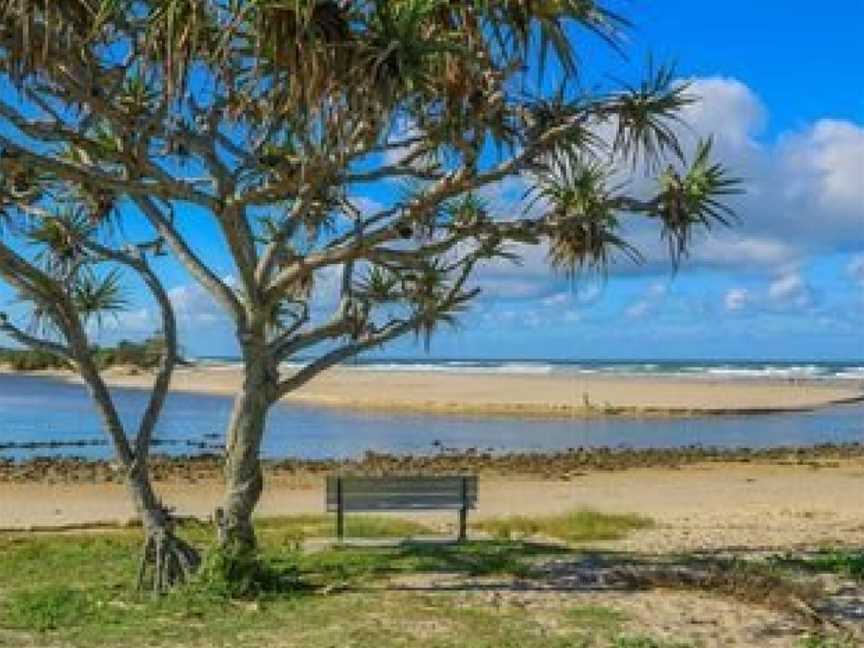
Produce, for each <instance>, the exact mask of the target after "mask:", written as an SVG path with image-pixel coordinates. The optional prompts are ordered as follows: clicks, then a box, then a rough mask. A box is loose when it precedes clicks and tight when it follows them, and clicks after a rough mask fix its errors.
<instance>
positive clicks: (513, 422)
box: [0, 358, 864, 460]
mask: <svg viewBox="0 0 864 648" xmlns="http://www.w3.org/2000/svg"><path fill="white" fill-rule="evenodd" d="M199 361H201V362H204V363H209V364H213V365H217V366H218V365H223V366H230V365H231V364H232V361H231V359H224V358H223V359H215V358H209V359H199ZM354 367H355V368H356V369H357V370H363V371H442V372H456V373H459V372H485V373H490V372H494V373H600V374H615V375H621V374H658V375H663V376H677V375H686V376H688V377H691V378H697V379H705V380H716V379H718V378H723V379H733V380H751V379H764V378H766V377H770V378H772V379H776V380H784V381H785V380H794V381H798V380H814V381H842V382H844V383H845V382H851V383H853V384H856V385H862V386H864V363H860V362H858V363H856V362H824V363H823V362H807V363H793V362H726V361H722V362H721V361H717V362H698V363H697V362H661V361H657V362H623V361H622V362H609V361H578V362H562V361H548V360H518V361H516V360H513V361H488V360H440V361H425V360H424V361H422V362H418V361H416V360H386V361H381V360H372V361H368V360H367V361H362V362H358V363H355V365H354ZM113 393H114V394H115V400H116V404H117V407H118V410H119V412H120V414H121V417H122V418H123V420H124V422H126V423H127V424H132V423H133V422H134V421H137V419H138V417H139V416H140V413H141V412H142V411H143V409H144V407H145V405H146V398H147V394H146V392H142V391H138V390H131V389H115V390H113ZM230 411H231V399H230V398H227V397H224V396H214V395H201V394H188V393H174V394H171V395H170V396H169V398H168V401H167V403H166V409H165V412H164V414H163V416H162V418H161V421H160V423H159V426H158V427H157V431H156V439H157V445H156V447H155V448H154V452H160V453H165V454H170V455H183V454H186V455H188V454H199V453H204V452H216V453H218V452H219V450H220V443H221V441H222V437H223V434H224V430H225V425H226V423H227V421H228V417H229V415H230ZM130 429H131V427H130ZM850 442H864V403H855V404H850V405H840V406H832V407H826V408H822V409H819V410H816V411H813V412H790V413H782V414H763V415H750V416H704V417H691V418H678V419H628V418H608V419H600V418H593V419H580V418H564V419H508V418H479V417H470V416H450V415H447V416H441V415H435V416H424V415H417V414H401V413H400V414H390V413H372V412H353V411H345V410H338V409H330V408H326V407H319V406H312V405H299V404H279V405H277V406H275V407H274V408H273V410H272V411H271V414H270V416H269V419H268V432H267V435H266V437H265V442H264V447H263V449H262V451H263V454H264V456H265V457H268V458H283V457H299V458H308V459H324V458H347V457H356V456H360V455H362V454H363V453H364V452H366V451H376V452H390V453H412V454H420V453H434V452H440V451H442V450H445V449H452V450H468V449H472V448H473V449H476V450H478V451H484V452H486V451H488V452H516V451H528V452H542V451H555V450H565V449H567V448H576V447H600V446H603V447H629V448H650V447H655V448H660V447H666V448H668V447H683V446H691V445H697V446H704V447H717V448H735V447H749V448H763V447H769V446H778V445H782V446H803V445H814V444H820V443H850ZM111 454H112V452H111V448H110V446H109V445H108V444H107V442H106V440H105V435H104V433H103V432H102V429H101V427H100V420H99V417H98V415H97V414H96V412H95V410H94V409H93V406H92V404H91V402H90V400H89V398H88V396H87V394H86V392H85V391H84V389H83V387H81V386H78V385H74V384H69V383H65V382H63V381H59V380H52V379H48V378H42V377H31V376H21V375H10V374H6V375H0V458H7V459H13V460H20V459H26V458H29V457H34V456H77V457H84V458H92V459H96V458H109V457H110V456H111Z"/></svg>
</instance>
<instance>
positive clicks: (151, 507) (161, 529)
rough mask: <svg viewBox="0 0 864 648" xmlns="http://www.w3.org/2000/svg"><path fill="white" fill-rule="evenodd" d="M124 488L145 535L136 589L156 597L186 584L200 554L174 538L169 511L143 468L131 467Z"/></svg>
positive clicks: (193, 571)
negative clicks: (152, 593) (143, 590)
mask: <svg viewBox="0 0 864 648" xmlns="http://www.w3.org/2000/svg"><path fill="white" fill-rule="evenodd" d="M127 487H128V489H129V493H130V495H131V496H132V499H133V501H134V502H135V507H136V508H137V509H138V514H139V515H140V516H141V523H142V525H143V527H144V536H145V539H144V548H143V550H142V554H141V564H140V567H139V569H138V588H139V589H145V588H146V589H151V590H152V591H153V592H154V593H157V594H159V593H162V592H164V591H166V590H168V589H170V588H171V587H173V586H174V585H177V584H181V583H184V582H186V581H188V580H189V578H190V577H191V576H192V574H194V573H195V571H196V570H197V569H198V566H199V565H200V563H201V557H200V554H199V553H198V552H197V551H196V550H195V548H194V547H192V546H191V545H189V544H188V543H186V542H185V541H184V540H182V539H181V538H179V537H177V536H176V535H175V533H174V519H173V518H172V517H171V512H170V511H169V510H168V509H166V508H165V507H164V506H162V502H160V501H159V499H158V498H157V497H156V494H155V493H154V492H153V487H152V485H151V484H150V479H149V478H148V476H147V471H146V469H145V468H144V467H142V466H140V465H136V466H135V467H133V468H132V470H131V471H130V473H129V475H128V479H127ZM148 581H149V582H148Z"/></svg>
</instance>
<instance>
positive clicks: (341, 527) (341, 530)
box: [336, 506, 345, 544]
mask: <svg viewBox="0 0 864 648" xmlns="http://www.w3.org/2000/svg"><path fill="white" fill-rule="evenodd" d="M336 539H337V540H338V541H339V544H342V541H343V540H344V539H345V511H344V509H343V508H342V507H341V506H340V507H339V510H337V511H336Z"/></svg>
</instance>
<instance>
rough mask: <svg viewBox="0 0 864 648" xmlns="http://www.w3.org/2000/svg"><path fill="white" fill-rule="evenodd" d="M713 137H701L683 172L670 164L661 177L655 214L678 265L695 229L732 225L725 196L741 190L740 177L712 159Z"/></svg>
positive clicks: (729, 208) (732, 213)
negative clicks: (704, 138)
mask: <svg viewBox="0 0 864 648" xmlns="http://www.w3.org/2000/svg"><path fill="white" fill-rule="evenodd" d="M712 144H713V142H712V140H711V139H710V138H709V139H707V140H701V141H700V142H699V143H698V145H697V147H696V153H695V155H694V158H693V162H692V163H691V165H690V167H689V168H688V169H686V170H685V172H684V174H683V175H681V174H679V173H678V172H677V171H675V169H674V168H672V167H671V166H670V167H669V168H668V169H667V170H666V172H665V173H663V174H662V175H661V176H660V180H659V182H660V192H659V194H658V196H657V199H656V203H657V209H656V212H655V214H656V215H657V216H658V217H659V218H660V219H661V221H662V222H663V229H662V232H661V235H662V237H663V238H664V239H666V241H667V242H668V244H669V252H670V255H671V257H672V260H673V262H675V263H676V264H677V263H678V261H679V260H680V259H681V257H682V256H684V255H686V253H687V250H688V249H689V247H690V242H691V239H692V236H693V232H694V231H695V230H696V228H702V229H703V230H708V229H711V228H712V227H713V226H715V225H723V226H729V225H731V224H732V220H733V219H734V218H735V212H734V210H733V209H732V208H731V207H730V206H729V205H728V204H726V203H725V202H724V201H723V199H724V198H728V197H729V196H734V195H736V194H740V193H741V192H742V188H741V180H740V179H739V178H735V177H732V176H730V175H729V171H728V170H727V169H726V167H724V166H723V165H722V164H720V163H718V162H712V160H711V148H712Z"/></svg>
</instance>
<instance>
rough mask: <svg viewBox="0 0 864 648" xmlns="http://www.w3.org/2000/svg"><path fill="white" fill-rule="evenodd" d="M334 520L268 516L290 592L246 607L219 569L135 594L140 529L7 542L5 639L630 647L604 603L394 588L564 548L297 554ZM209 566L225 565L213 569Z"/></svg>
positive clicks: (360, 526)
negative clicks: (538, 607) (166, 589)
mask: <svg viewBox="0 0 864 648" xmlns="http://www.w3.org/2000/svg"><path fill="white" fill-rule="evenodd" d="M332 524H333V522H332V519H329V518H328V517H327V516H308V515H307V516H294V517H288V518H278V519H268V520H262V521H260V522H259V524H258V529H259V537H260V539H261V545H262V547H263V550H262V556H261V558H262V565H263V566H264V568H265V569H266V570H267V574H268V578H270V577H273V578H275V579H276V581H274V582H278V583H279V584H280V587H274V588H271V589H267V588H263V589H261V590H259V591H255V592H254V594H255V595H254V596H251V597H248V598H244V599H237V598H233V597H232V596H230V594H231V593H232V592H230V591H225V590H223V589H220V586H219V585H218V584H217V586H214V585H213V582H214V581H213V579H212V574H211V576H210V577H208V579H206V580H205V579H203V578H202V579H201V580H200V581H198V582H196V583H194V584H192V585H190V586H187V587H185V588H182V589H180V590H177V591H174V592H171V593H169V594H168V595H166V596H163V597H160V598H154V597H152V596H150V595H146V594H139V593H137V592H135V591H134V588H133V583H132V580H133V577H134V574H135V569H136V561H137V557H138V550H139V548H140V531H139V530H134V529H120V530H111V531H100V532H99V533H91V534H83V533H82V534H72V533H67V534H38V535H29V536H27V535H23V534H7V535H0V645H4V632H5V633H9V632H12V633H18V634H13V636H15V637H16V640H17V639H20V637H22V636H29V637H32V642H31V643H32V644H33V645H50V644H52V643H59V642H62V643H63V645H69V646H74V647H81V648H84V647H98V646H115V645H129V646H154V647H155V646H168V645H182V646H189V647H192V646H196V647H197V646H201V647H203V646H208V647H209V646H225V647H227V646H234V645H243V646H244V647H247V646H248V647H250V648H252V647H255V646H273V645H277V646H342V645H351V646H356V647H359V648H363V647H369V648H373V647H374V648H384V647H389V646H394V647H396V646H406V647H407V646H424V647H430V648H433V647H434V648H451V647H452V648H456V647H457V646H459V647H460V648H498V647H502V648H517V647H518V648H541V647H542V648H547V647H548V648H580V647H583V646H584V647H589V646H603V647H607V646H618V645H625V646H626V645H630V644H626V643H625V644H620V642H619V637H620V636H621V631H622V626H623V624H624V623H625V621H626V619H625V617H624V616H623V615H622V614H621V613H619V612H617V611H615V610H612V609H609V608H606V607H602V606H582V607H579V606H573V605H567V603H566V600H565V601H564V602H562V603H560V604H558V605H557V606H553V607H552V608H550V609H549V610H546V609H545V608H544V610H543V614H539V615H535V614H533V613H532V614H526V611H525V609H524V608H523V607H520V606H519V605H517V604H509V603H504V604H495V605H491V604H490V602H489V600H488V597H487V596H486V595H485V594H484V593H483V592H482V591H478V592H470V591H469V592H466V591H458V592H457V591H446V590H439V591H435V592H419V591H410V588H408V589H404V588H402V589H400V587H398V586H397V587H388V586H387V584H388V583H396V584H397V585H398V583H399V582H401V581H400V580H398V579H403V578H409V579H410V578H413V577H417V576H419V575H425V574H429V573H435V574H439V575H440V577H442V578H446V577H447V575H456V576H464V577H469V576H470V577H480V576H494V577H506V578H510V577H513V576H523V577H525V576H530V574H531V569H532V565H533V564H534V563H535V562H536V561H537V560H541V559H543V558H545V557H554V556H565V555H569V554H570V553H571V552H572V550H570V549H568V548H566V547H561V546H550V545H542V544H536V543H530V542H526V541H523V540H502V539H495V540H489V541H474V542H467V543H464V544H459V545H456V544H432V543H422V544H421V543H412V542H405V543H402V544H399V545H396V546H386V547H353V548H339V547H333V548H324V549H321V550H317V551H298V549H297V547H298V544H299V542H300V541H302V540H303V539H306V538H310V537H316V536H321V535H324V536H327V535H329V534H330V533H331V532H332ZM348 531H349V533H350V534H352V535H353V536H355V537H394V536H406V535H417V534H425V533H428V532H429V531H430V530H429V529H428V528H427V527H425V526H423V525H421V524H418V523H416V522H410V521H405V520H404V519H398V518H389V517H380V516H379V517H375V516H351V517H349V518H348ZM211 533H212V530H211V529H209V528H206V527H194V526H193V527H188V528H186V529H184V536H185V537H188V538H189V539H190V540H192V541H193V542H194V543H195V544H197V545H199V546H202V545H205V544H206V543H207V542H209V540H210V537H211ZM209 560H213V559H212V558H211V559H209ZM208 568H209V569H210V570H211V571H212V570H215V571H217V572H218V571H219V569H220V568H221V567H220V566H219V565H218V564H217V565H216V566H213V565H210V564H209V563H208ZM22 574H26V578H22ZM394 579H397V580H394ZM421 582H422V576H421ZM20 633H24V634H23V635H22V634H20ZM623 640H627V639H626V637H625V638H623V639H622V641H623ZM616 642H618V643H616ZM633 645H641V644H633ZM646 645H651V646H653V645H655V644H646ZM656 645H657V646H665V644H662V643H658V644H656Z"/></svg>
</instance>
